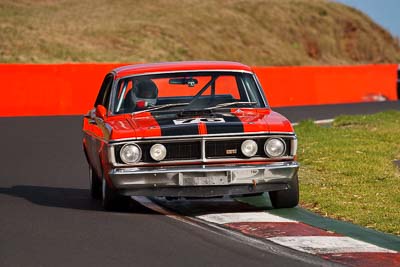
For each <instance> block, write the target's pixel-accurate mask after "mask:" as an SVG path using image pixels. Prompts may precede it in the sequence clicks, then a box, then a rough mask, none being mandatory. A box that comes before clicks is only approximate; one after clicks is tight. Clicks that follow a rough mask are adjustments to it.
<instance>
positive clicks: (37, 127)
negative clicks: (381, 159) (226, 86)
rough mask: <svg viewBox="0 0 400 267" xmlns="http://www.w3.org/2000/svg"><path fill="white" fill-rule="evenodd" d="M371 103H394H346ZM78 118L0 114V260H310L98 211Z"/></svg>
mask: <svg viewBox="0 0 400 267" xmlns="http://www.w3.org/2000/svg"><path fill="white" fill-rule="evenodd" d="M376 105H377V106H378V110H384V109H400V108H399V103H398V102H392V103H377V104H375V103H374V104H372V105H371V106H370V108H368V106H365V105H364V104H362V109H361V108H360V107H361V106H360V105H353V106H352V108H351V106H346V108H349V109H350V110H351V111H356V110H357V108H360V111H359V112H351V113H365V112H367V113H368V111H370V110H372V109H373V111H374V112H375V111H376V108H377V106H376ZM335 106H336V108H335V107H334V106H329V107H328V108H327V107H313V108H311V107H305V108H297V109H296V110H293V108H289V109H279V111H281V112H282V113H284V114H285V115H287V116H288V117H289V118H291V119H293V120H294V121H298V120H300V119H302V118H316V119H327V118H331V117H333V116H334V115H337V114H339V113H346V110H345V108H344V106H343V105H335ZM311 109H313V110H312V111H310V110H311ZM327 110H328V111H329V112H328V111H327ZM291 114H292V115H291ZM313 114H317V117H316V116H315V115H314V117H313V116H312V115H313ZM321 114H324V116H323V117H321ZM81 121H82V119H81V117H80V116H60V117H21V118H1V119H0V136H1V138H0V145H1V151H2V153H1V166H2V168H1V170H0V213H1V216H0V266H15V267H17V266H117V265H125V266H290V265H292V266H310V264H311V263H310V261H308V262H303V261H301V259H299V258H296V257H287V256H284V255H281V254H280V253H277V252H274V250H271V251H267V250H261V249H257V248H254V247H252V246H249V245H248V244H246V243H243V242H239V241H235V240H232V239H231V238H229V237H227V236H224V235H219V234H215V233H213V232H212V231H206V230H204V229H202V228H199V227H196V226H193V225H189V224H185V223H182V222H180V221H177V220H174V219H171V218H169V217H166V216H164V215H160V214H158V213H155V212H153V211H151V210H149V209H147V208H144V207H143V208H139V209H135V210H133V209H132V210H129V211H126V212H121V213H110V212H103V211H102V209H101V207H100V204H99V203H98V202H95V201H92V200H91V199H90V197H89V190H88V177H87V172H88V171H87V165H86V162H85V159H84V156H83V153H82V149H81V138H82V134H81ZM227 209H229V207H227ZM315 263H316V264H318V263H321V262H318V261H316V262H315ZM326 264H327V265H330V263H326Z"/></svg>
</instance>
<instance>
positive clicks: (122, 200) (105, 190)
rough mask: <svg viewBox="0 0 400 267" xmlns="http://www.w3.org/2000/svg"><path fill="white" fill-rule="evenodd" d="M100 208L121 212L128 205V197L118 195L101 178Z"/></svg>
mask: <svg viewBox="0 0 400 267" xmlns="http://www.w3.org/2000/svg"><path fill="white" fill-rule="evenodd" d="M101 189H102V190H101V191H102V194H101V195H102V206H103V208H104V209H105V210H107V211H123V210H124V209H126V208H127V207H128V205H129V197H127V196H123V195H120V194H118V193H117V192H116V191H115V190H114V189H113V188H111V187H110V186H109V185H108V184H107V181H106V179H105V178H104V177H103V179H102V185H101Z"/></svg>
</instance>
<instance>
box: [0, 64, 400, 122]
mask: <svg viewBox="0 0 400 267" xmlns="http://www.w3.org/2000/svg"><path fill="white" fill-rule="evenodd" d="M122 65H126V64H97V63H96V64H95V63H93V64H88V63H87V64H0V79H1V81H2V83H1V84H2V85H1V88H2V89H1V92H2V103H1V105H0V116H45V115H81V114H85V113H86V112H87V111H88V110H89V109H90V108H91V107H92V106H93V103H94V101H95V98H96V95H97V92H98V90H99V88H100V85H101V83H102V81H103V78H104V76H105V74H107V72H108V71H109V70H111V69H113V68H116V67H118V66H122ZM254 70H255V72H256V73H257V76H258V77H259V79H260V82H261V84H262V86H263V88H264V91H265V93H266V95H267V97H268V101H269V103H270V105H271V106H272V107H279V106H297V105H319V104H338V103H352V102H364V101H373V100H379V99H381V98H382V97H385V98H386V99H387V100H397V89H396V82H397V65H394V64H387V65H362V66H323V67H321V66H313V67H254Z"/></svg>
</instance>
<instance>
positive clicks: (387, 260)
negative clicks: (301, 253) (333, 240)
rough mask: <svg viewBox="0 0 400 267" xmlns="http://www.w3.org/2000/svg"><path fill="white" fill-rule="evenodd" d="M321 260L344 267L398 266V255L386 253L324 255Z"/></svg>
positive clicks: (399, 254)
mask: <svg viewBox="0 0 400 267" xmlns="http://www.w3.org/2000/svg"><path fill="white" fill-rule="evenodd" d="M320 256H321V257H322V258H324V259H326V260H330V261H334V262H337V263H341V264H345V265H346V266H363V267H373V266H379V267H394V266H400V253H387V252H359V253H340V254H324V255H320Z"/></svg>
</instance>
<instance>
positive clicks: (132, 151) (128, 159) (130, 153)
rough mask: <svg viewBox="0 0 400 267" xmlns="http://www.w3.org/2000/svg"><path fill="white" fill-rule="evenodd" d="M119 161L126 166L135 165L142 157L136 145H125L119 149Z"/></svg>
mask: <svg viewBox="0 0 400 267" xmlns="http://www.w3.org/2000/svg"><path fill="white" fill-rule="evenodd" d="M119 155H120V157H121V160H122V161H123V162H125V163H127V164H129V163H135V162H138V161H139V160H140V158H141V157H142V151H141V150H140V148H139V147H138V146H137V145H133V144H126V145H124V146H123V147H122V148H121V151H120V152H119Z"/></svg>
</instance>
